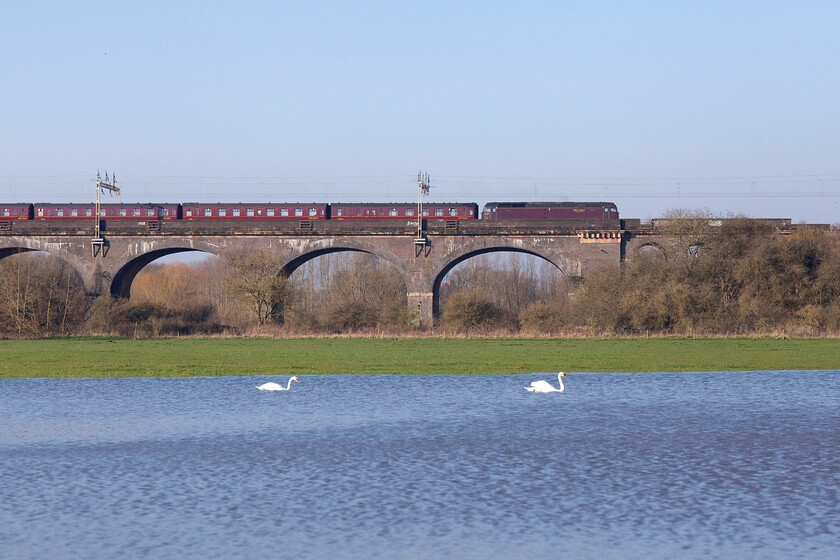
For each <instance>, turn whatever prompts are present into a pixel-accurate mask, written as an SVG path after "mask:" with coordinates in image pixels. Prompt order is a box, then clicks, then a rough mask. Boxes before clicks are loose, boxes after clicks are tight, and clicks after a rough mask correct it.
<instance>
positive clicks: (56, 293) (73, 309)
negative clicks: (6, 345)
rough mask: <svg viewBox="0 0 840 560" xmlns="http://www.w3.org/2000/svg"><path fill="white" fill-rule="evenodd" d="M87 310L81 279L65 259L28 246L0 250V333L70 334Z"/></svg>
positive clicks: (74, 330) (29, 334)
mask: <svg viewBox="0 0 840 560" xmlns="http://www.w3.org/2000/svg"><path fill="white" fill-rule="evenodd" d="M87 309H88V300H87V297H86V295H85V286H84V281H83V280H82V277H81V275H80V274H79V272H78V271H77V270H76V269H75V268H74V267H73V266H72V265H71V264H70V263H68V262H67V261H66V260H64V259H62V258H60V257H58V256H56V255H53V254H50V253H47V252H44V251H38V250H34V249H29V248H4V249H2V250H0V334H6V335H15V336H48V335H56V334H60V335H63V334H72V333H74V332H76V331H77V330H78V329H79V328H80V327H81V326H82V325H83V323H84V320H85V316H86V313H87Z"/></svg>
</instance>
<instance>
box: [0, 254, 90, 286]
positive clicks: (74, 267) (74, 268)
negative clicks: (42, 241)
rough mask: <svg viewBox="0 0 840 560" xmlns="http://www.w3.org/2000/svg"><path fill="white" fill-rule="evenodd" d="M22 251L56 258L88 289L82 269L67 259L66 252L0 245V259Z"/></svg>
mask: <svg viewBox="0 0 840 560" xmlns="http://www.w3.org/2000/svg"><path fill="white" fill-rule="evenodd" d="M23 253H43V254H45V255H48V256H49V257H52V258H55V259H58V260H59V261H61V262H63V263H64V264H66V265H67V267H68V268H69V270H71V271H72V273H73V274H74V275H75V276H76V278H77V279H78V280H79V282H80V284H81V286H82V287H83V289H84V290H86V291H87V290H88V286H87V282H85V275H84V274H83V270H81V271H80V269H79V267H78V266H77V263H74V262H73V259H68V258H67V257H68V255H67V254H66V253H56V252H53V251H48V250H46V249H45V248H34V247H26V246H21V245H13V246H11V247H0V260H3V259H5V258H6V257H11V256H13V255H21V254H23Z"/></svg>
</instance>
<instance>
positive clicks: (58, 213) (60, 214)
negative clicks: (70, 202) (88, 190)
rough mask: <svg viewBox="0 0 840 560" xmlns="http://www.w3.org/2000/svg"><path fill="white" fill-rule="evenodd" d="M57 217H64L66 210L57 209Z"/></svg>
mask: <svg viewBox="0 0 840 560" xmlns="http://www.w3.org/2000/svg"><path fill="white" fill-rule="evenodd" d="M55 215H56V216H63V215H64V208H56V209H55Z"/></svg>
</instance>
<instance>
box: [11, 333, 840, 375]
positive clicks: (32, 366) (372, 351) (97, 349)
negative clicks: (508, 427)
mask: <svg viewBox="0 0 840 560" xmlns="http://www.w3.org/2000/svg"><path fill="white" fill-rule="evenodd" d="M797 369H799V370H802V369H840V340H838V339H783V340H777V339H749V338H713V339H681V338H652V339H588V340H578V339H575V340H569V339H551V340H522V339H499V340H495V339H491V340H476V339H435V338H429V339H417V340H405V339H400V340H390V339H385V340H383V339H348V338H327V339H153V340H132V339H109V338H65V339H51V340H3V341H0V377H2V378H13V377H57V378H65V377H67V378H69V377H174V376H183V377H189V376H198V375H210V376H218V375H269V374H278V375H288V374H298V375H300V374H340V373H365V374H382V373H409V374H411V373H424V374H487V373H528V372H553V371H558V370H564V371H571V372H575V371H628V372H649V371H739V370H797Z"/></svg>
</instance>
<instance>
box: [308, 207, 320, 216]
mask: <svg viewBox="0 0 840 560" xmlns="http://www.w3.org/2000/svg"><path fill="white" fill-rule="evenodd" d="M309 215H310V216H317V215H318V209H317V208H310V209H309Z"/></svg>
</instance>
